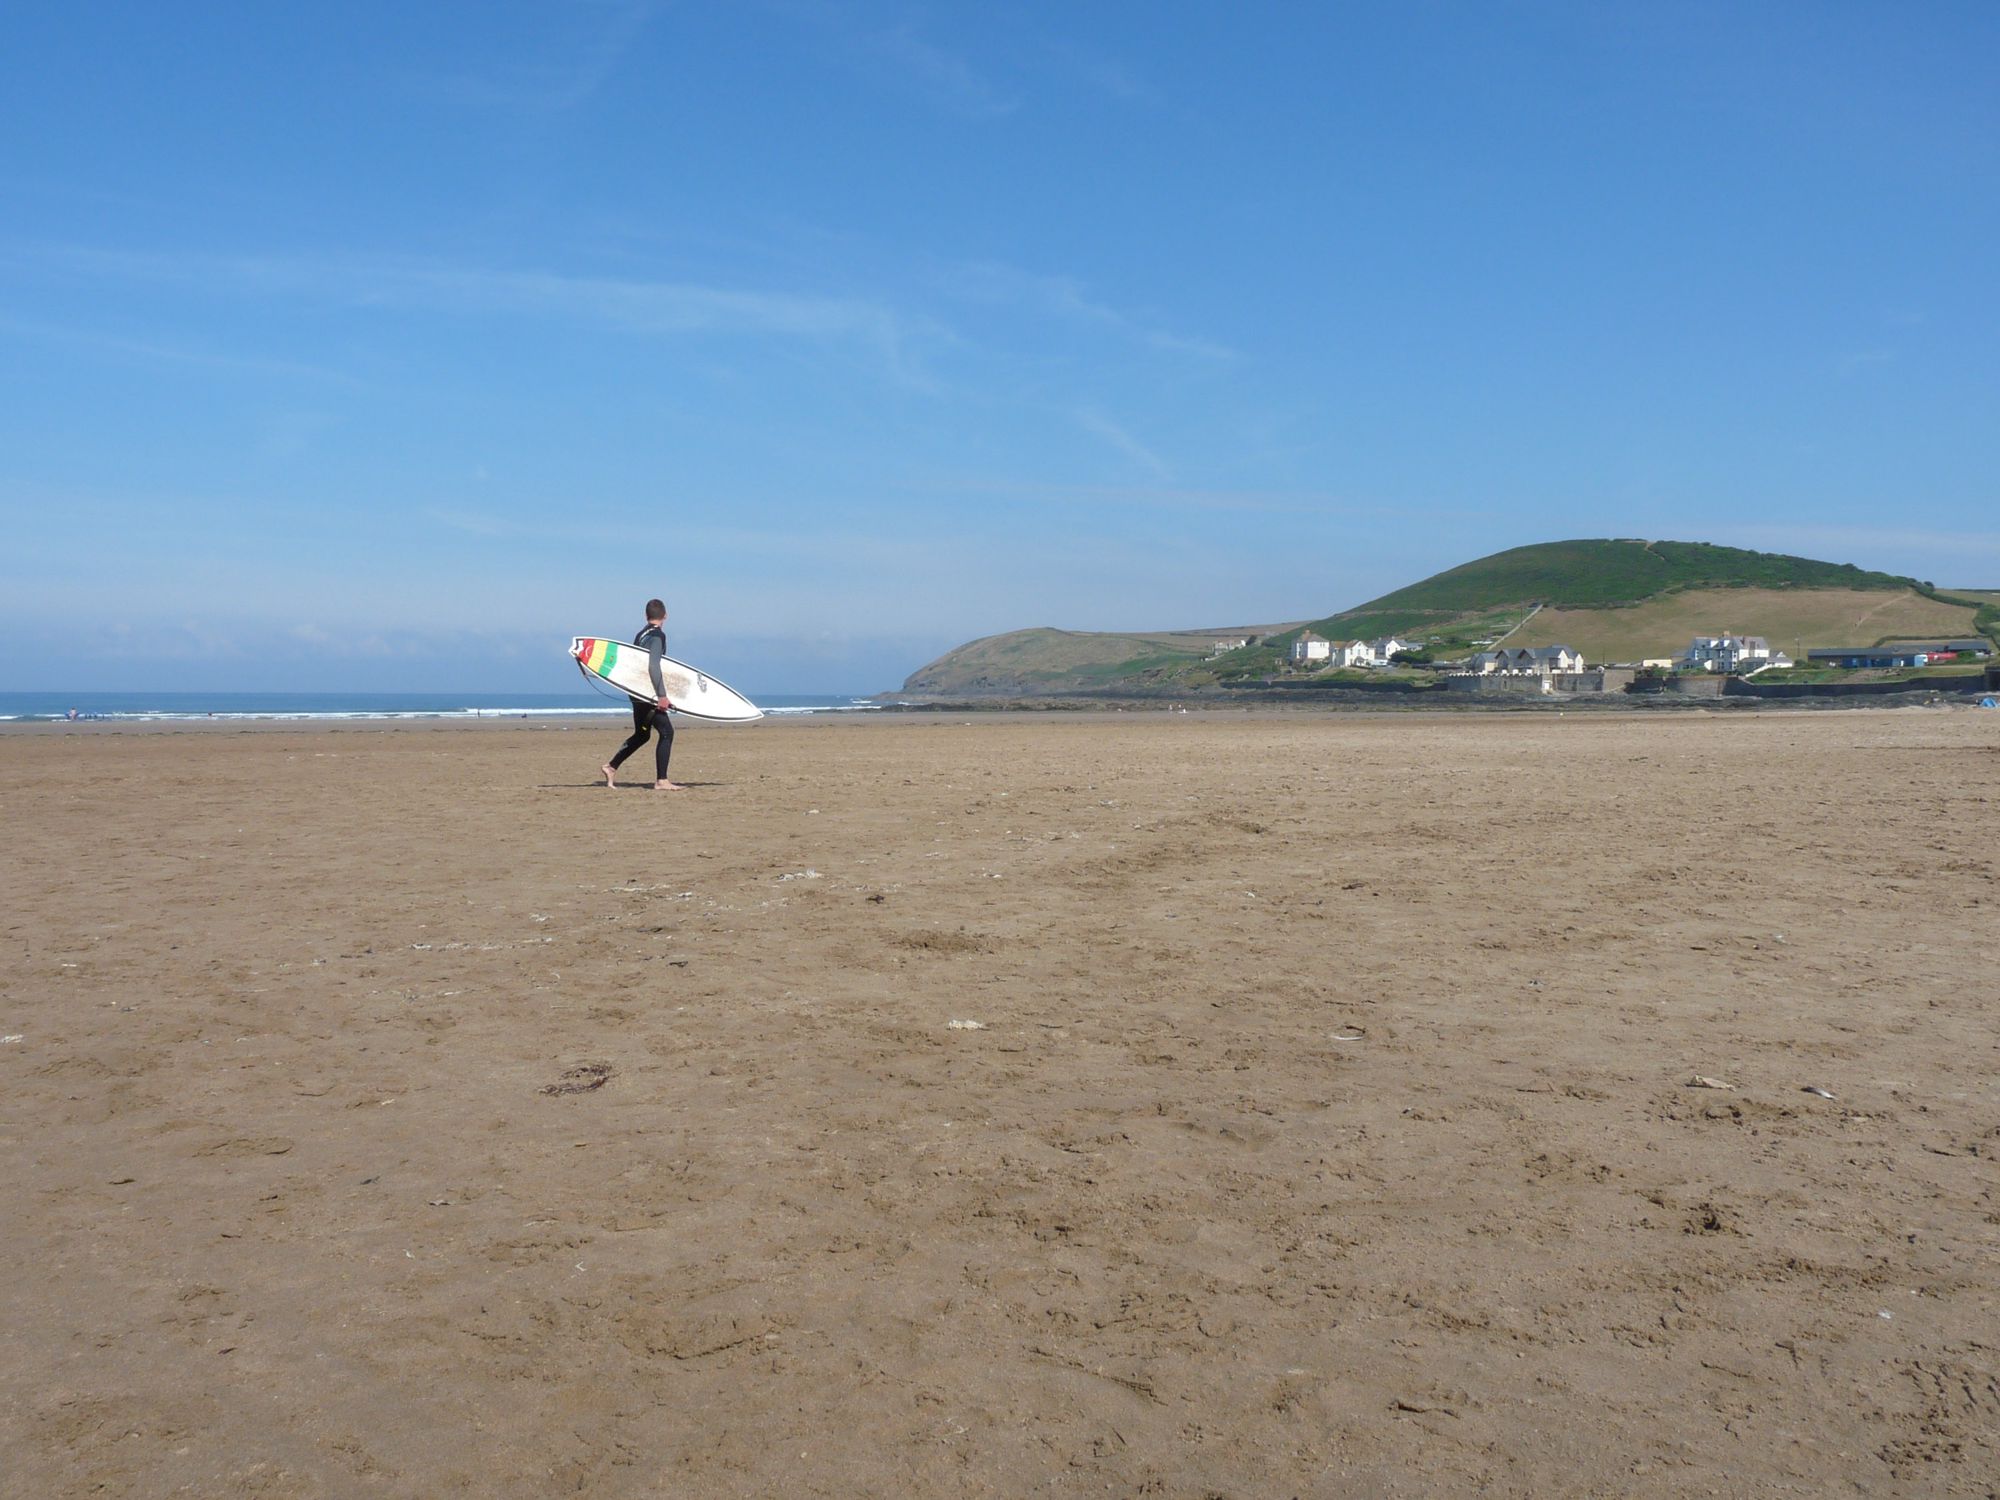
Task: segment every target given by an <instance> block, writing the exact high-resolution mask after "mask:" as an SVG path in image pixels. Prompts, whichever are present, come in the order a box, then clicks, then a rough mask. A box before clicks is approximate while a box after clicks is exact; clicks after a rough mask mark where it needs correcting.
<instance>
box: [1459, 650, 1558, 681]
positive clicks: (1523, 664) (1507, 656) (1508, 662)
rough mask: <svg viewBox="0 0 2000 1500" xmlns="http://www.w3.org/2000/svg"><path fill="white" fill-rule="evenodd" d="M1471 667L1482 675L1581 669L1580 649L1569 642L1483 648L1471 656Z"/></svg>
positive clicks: (1541, 674) (1526, 674)
mask: <svg viewBox="0 0 2000 1500" xmlns="http://www.w3.org/2000/svg"><path fill="white" fill-rule="evenodd" d="M1470 670H1472V671H1474V672H1477V673H1480V674H1481V675H1485V674H1487V673H1493V672H1498V673H1502V674H1504V675H1506V676H1510V677H1547V676H1550V675H1552V674H1555V673H1560V672H1581V671H1582V670H1583V653H1582V652H1581V651H1573V650H1571V649H1570V648H1569V647H1568V646H1502V647H1500V648H1499V649H1498V650H1497V651H1482V652H1480V653H1479V654H1478V655H1477V656H1475V657H1473V658H1472V662H1471V666H1470Z"/></svg>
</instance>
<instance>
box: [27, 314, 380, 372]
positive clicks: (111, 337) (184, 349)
mask: <svg viewBox="0 0 2000 1500" xmlns="http://www.w3.org/2000/svg"><path fill="white" fill-rule="evenodd" d="M0 334H8V335H11V336H13V337H15V338H22V339H32V340H35V341H37V342H41V343H48V344H59V345H65V346H68V347H72V348H77V349H85V350H90V351H93V352H96V353H100V354H109V355H113V356H115V357H117V358H119V359H125V360H136V361H140V362H143V363H147V364H170V365H184V366H189V367H191V368H195V369H203V370H215V371H219V372H222V373H225V374H236V375H252V376H256V377H259V378H262V379H268V378H270V377H273V376H277V377H281V378H285V379H298V380H320V381H326V382H328V383H330V384H334V385H343V386H351V387H357V388H358V387H360V386H361V385H362V384H363V382H362V381H360V380H357V379H356V378H355V377H354V376H352V375H349V374H347V373H346V372H345V371H342V370H331V369H327V368H326V367H325V366H322V365H313V364H306V363H304V362H302V361H300V360H294V359H269V358H266V357H264V356H262V355H255V354H233V353H229V352H226V351H223V350H217V349H203V348H194V347H190V346H186V345H180V344H171V343H160V342H156V341H153V340H149V339H134V338H124V337H120V336H119V335H116V334H106V333H99V332H97V331H95V330H94V329H88V328H69V327H63V326H61V325H58V324H52V323H37V322H32V321H27V320H24V319H19V318H9V317H0Z"/></svg>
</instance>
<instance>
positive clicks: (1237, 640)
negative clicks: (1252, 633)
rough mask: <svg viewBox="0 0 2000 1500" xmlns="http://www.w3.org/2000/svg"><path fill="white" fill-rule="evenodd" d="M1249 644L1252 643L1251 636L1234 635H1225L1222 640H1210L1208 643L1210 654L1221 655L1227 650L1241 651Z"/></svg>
mask: <svg viewBox="0 0 2000 1500" xmlns="http://www.w3.org/2000/svg"><path fill="white" fill-rule="evenodd" d="M1249 644H1250V637H1249V636H1247V635H1232V636H1228V637H1225V638H1224V639H1222V640H1218V641H1210V642H1209V643H1208V654H1209V655H1210V656H1221V655H1223V654H1224V653H1226V652H1230V651H1241V650H1242V649H1243V648H1244V647H1245V646H1247V645H1249Z"/></svg>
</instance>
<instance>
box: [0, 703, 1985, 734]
mask: <svg viewBox="0 0 2000 1500" xmlns="http://www.w3.org/2000/svg"><path fill="white" fill-rule="evenodd" d="M1912 710H1944V711H1952V710H1973V711H1979V707H1978V701H1977V699H1976V697H1974V696H1973V695H1970V694H1960V695H1954V696H1953V697H1949V698H1946V697H1942V696H1936V697H1931V696H1924V695H1917V694H1911V695H1909V701H1900V702H1898V701H1889V702H1884V701H1883V700H1881V699H1879V698H1877V699H1867V700H1860V701H1855V700H1819V699H1744V698H1735V699H1704V698H1672V699H1667V698H1658V699H1655V698H1646V699H1642V700H1637V701H1633V700H1626V699H1623V698H1617V699H1615V700H1600V699H1583V700H1580V701H1569V700H1554V701H1551V700H1548V699H1534V698H1525V699H1504V698H1493V699H1481V700H1478V701H1456V702H1451V703H1436V702H1426V703H1420V704H1419V703H1383V704H1350V703H1340V704H1332V703H1283V702H1280V703H1273V702H1258V703H1237V704H1219V703H1177V702H1169V701H1156V700H1145V699H1141V700H1128V701H1118V702H1106V701H1103V700H1094V701H1089V702H1082V701H1075V700H1066V699H1021V700H1014V699H1010V700H1006V701H992V700H979V701H973V702H942V703H908V704H897V705H883V706H881V707H879V708H868V709H841V710H828V711H823V712H804V713H787V714H782V715H771V716H769V717H766V718H764V719H761V720H757V721H755V722H753V723H749V724H712V723H708V722H706V721H703V720H689V719H680V720H676V722H675V730H676V732H677V733H685V732H692V733H695V734H697V735H700V734H704V733H708V732H719V733H727V734H756V733H759V732H764V733H768V732H769V731H770V729H771V728H772V727H774V726H778V725H811V726H814V727H825V726H829V725H838V724H849V725H876V726H885V725H891V724H899V723H909V722H911V721H913V720H914V721H917V722H925V721H933V722H942V721H944V720H947V719H965V720H968V721H970V720H973V719H977V720H980V721H983V722H1057V723H1132V722H1144V721H1147V720H1153V719H1162V720H1176V721H1178V720H1189V721H1206V722H1211V723H1212V722H1224V723H1232V724H1240V723H1258V722H1276V723H1288V722H1314V721H1326V722H1336V721H1349V722H1355V721H1368V720H1382V721H1392V722H1411V723H1426V722H1430V723H1435V722H1448V721H1453V720H1475V719H1487V718H1517V719H1518V718H1526V719H1533V718H1537V717H1555V718H1564V717H1567V716H1571V715H1574V716H1576V717H1579V718H1588V719H1592V720H1604V721H1609V722H1619V721H1634V720H1647V721H1657V720H1659V719H1661V718H1663V717H1664V718H1671V719H1679V718H1685V717H1688V716H1690V715H1692V716H1696V717H1700V716H1707V717H1710V718H1713V717H1717V716H1726V717H1729V718H1745V717H1754V718H1758V719H1768V718H1774V717H1786V716H1798V715H1823V714H1825V713H1828V712H1831V711H1837V712H1839V713H1841V714H1843V715H1845V714H1902V713H1908V712H1910V711H1912ZM619 723H620V720H619V719H618V718H617V717H614V716H611V715H605V716H604V718H603V720H602V721H598V722H593V721H580V716H569V715H536V714H520V715H508V716H505V717H485V718H458V717H450V716H444V715H439V716H435V717H430V716H426V717H412V718H407V719H402V718H389V717H351V718H350V717H339V716H333V715H328V716H326V717H323V718H318V717H308V716H298V717H287V718H279V717H271V718H253V717H249V716H245V717H242V718H226V717H217V718H214V719H166V718H161V719H150V718H134V719H80V720H75V721H67V720H60V719H58V720H20V721H0V740H4V739H8V738H37V739H40V738H49V737H52V736H58V735H74V736H80V737H85V738H91V739H97V738H102V737H104V736H106V735H115V736H129V735H161V734H166V735H184V734H194V735H229V734H259V735H270V734H285V733H296V734H404V733H417V734H438V733H464V732H467V731H471V732H476V733H485V734H490V733H493V732H496V731H506V730H513V731H522V732H530V733H560V734H568V733H572V732H574V733H579V734H584V735H597V736H602V735H611V736H612V737H614V738H622V734H621V733H620V732H619Z"/></svg>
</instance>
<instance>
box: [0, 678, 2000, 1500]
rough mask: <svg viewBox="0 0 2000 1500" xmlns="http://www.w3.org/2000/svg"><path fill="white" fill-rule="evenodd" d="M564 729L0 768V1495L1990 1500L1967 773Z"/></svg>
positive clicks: (39, 747) (1921, 720)
mask: <svg viewBox="0 0 2000 1500" xmlns="http://www.w3.org/2000/svg"><path fill="white" fill-rule="evenodd" d="M617 737H618V730H617V729H616V728H615V727H608V726H600V725H595V724H587V725H580V726H579V725H574V724H572V725H569V726H567V727H557V726H547V727H530V726H522V727H513V726H482V727H477V728H465V729H459V730H457V731H456V732H446V731H442V730H403V731H393V730H390V729H385V728H360V729H351V730H347V731H342V732H325V731H314V730H305V729H294V728H282V727H280V728H269V729H263V730H250V731H199V732H183V733H176V732H121V731H112V730H106V729H100V728H96V727H87V728H84V729H81V730H64V731H56V730H50V731H46V732H37V733H19V734H10V735H6V736H0V820H4V828H5V850H4V857H0V937H3V938H4V943H5V948H4V955H5V962H4V965H0V1034H4V1037H5V1040H4V1041H3V1042H0V1188H3V1189H4V1201H5V1204H6V1205H7V1212H6V1215H5V1218H4V1222H0V1319H4V1323H5V1326H6V1328H7V1331H8V1336H7V1338H6V1339H5V1341H4V1343H0V1475H4V1476H5V1478H4V1480H0V1489H4V1491H5V1493H7V1494H8V1495H20V1496H57V1495H61V1496H68V1495H103V1496H154V1495H180V1494H186V1495H199V1496H259V1497H291V1496H300V1497H306V1496H311V1497H318V1496H329V1497H331V1496H355V1495H385V1496H387V1495H394V1496H438V1495H466V1496H506V1497H516V1496H519V1497H527V1496H545V1495H552V1494H578V1495H590V1496H598V1497H605V1496H610V1497H622V1496H655V1495H659V1496H711V1495H713V1496H757V1495H798V1496H828V1497H832V1496H841V1497H851V1496H883V1497H890V1496H917V1495H923V1496H931V1495H940V1496H1013V1495H1081V1494H1091V1495H1117V1496H1129V1495H1159V1496H1174V1497H1180V1496H1187V1497H1197V1496H1204V1497H1205V1496H1229V1497H1244V1500H1249V1497H1265V1496H1295V1495H1299V1496H1302V1495H1313V1496H1325V1495H1347V1494H1352V1495H1384V1494H1410V1495H1420V1494H1469V1493H1497V1494H1522V1495H1526V1494H1535V1495H1586V1494H1612V1493H1618V1494H1640V1495H1650V1494H1661V1495H1678V1494H1690V1495H1706V1494H1722V1495H1801V1496H1805V1495H1811V1496H1825V1495H1828V1494H1837V1495H1848V1494H1852V1495H1878V1496H1884V1495H1967V1496H1990V1495H1992V1494H1994V1492H1995V1491H1994V1485H1995V1476H1996V1474H2000V1176H1996V1173H1995V1166H1994V1159H1995V1156H1996V1154H2000V1107H1997V1106H2000V1090H1996V1083H1995V1079H1996V1074H2000V1066H1996V1065H2000V1043H1996V1035H1997V1034H2000V1032H1997V1031H1996V1020H2000V967H1996V965H2000V878H1996V874H1997V872H2000V852H1996V851H2000V838H1996V828H2000V714H1993V713H1981V712H1978V711H1975V710H1969V709H1951V710H1942V709H1940V710H1903V711H1854V712H1843V713H1818V714H1793V713H1761V714H1756V715H1744V716H1725V715H1720V714H1718V715H1707V714H1699V713H1689V714H1680V715H1673V716H1666V715H1654V716H1642V715H1630V716H1627V715H1610V714H1604V715H1590V716H1576V715H1572V716H1569V717H1566V718H1558V717H1556V716H1554V715H1552V714H1522V715H1499V714H1493V715H1480V716H1465V717H1448V716H1430V715H1406V716H1382V717H1339V716H1333V715H1328V716H1314V715H1297V716H1291V717H1262V718H1259V717H1253V716H1244V715H1228V714H1216V715H1187V716H1180V715H1164V714H1147V715H1127V716H1117V715H1097V716H1074V715H1070V716H1064V715H1050V716H1009V715H993V716H981V717H976V718H972V719H966V718H962V717H952V716H945V715H938V716H921V717H919V716H912V717H895V718H889V717H884V718H882V719H871V720H858V719H849V720H843V721H838V722H835V721H813V722H783V723H781V722H766V723H764V724H760V725H757V726H754V727H751V728H747V729H739V730H719V729H702V728H690V729H688V730H687V731H686V732H685V733H684V734H683V735H682V737H681V740H680V747H679V752H678V759H677V762H676V767H675V770H676V773H677V774H678V775H680V776H682V777H683V778H684V779H686V780H687V781H689V782H691V783H693V784H694V785H693V788H692V789H691V790H690V791H688V792H687V793H685V794H683V795H679V796H662V795H657V794H654V793H652V792H650V791H644V790H637V789H635V790H629V791H627V790H620V791H617V792H611V791H606V790H604V789H602V788H601V787H598V786H595V785H593V784H592V783H593V779H594V775H595V770H596V767H597V765H598V764H599V762H600V761H601V760H602V759H603V758H604V755H605V753H606V752H607V751H608V750H609V749H610V748H611V746H612V744H614V743H615V742H616V739H617ZM646 758H647V757H645V756H641V757H640V760H641V761H644V760H645V759H646ZM1697 1078H1701V1079H1706V1080H1710V1081H1713V1082H1716V1083H1719V1084H1724V1085H1727V1087H1697V1086H1693V1080H1695V1079H1697ZM1808 1088H1817V1089H1821V1090H1824V1091H1825V1093H1826V1094H1830V1095H1831V1096H1832V1097H1830V1098H1828V1097H1823V1096H1822V1095H1821V1094H1816V1093H1810V1092H1806V1090H1807V1089H1808Z"/></svg>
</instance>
